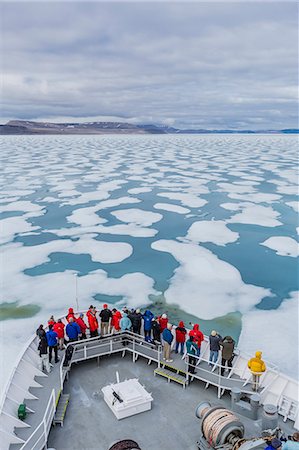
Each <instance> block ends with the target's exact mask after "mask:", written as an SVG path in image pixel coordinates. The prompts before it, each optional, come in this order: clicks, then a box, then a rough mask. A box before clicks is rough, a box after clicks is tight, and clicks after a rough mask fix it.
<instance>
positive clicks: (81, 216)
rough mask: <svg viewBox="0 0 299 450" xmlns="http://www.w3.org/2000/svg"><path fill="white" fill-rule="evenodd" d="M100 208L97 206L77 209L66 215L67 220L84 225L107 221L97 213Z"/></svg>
mask: <svg viewBox="0 0 299 450" xmlns="http://www.w3.org/2000/svg"><path fill="white" fill-rule="evenodd" d="M98 209H99V208H98V207H97V206H90V207H87V208H78V209H75V210H74V211H73V212H72V214H71V215H70V216H67V217H66V220H67V221H68V222H71V223H76V224H78V225H81V226H82V227H89V226H94V225H99V224H101V223H105V222H107V220H106V219H103V218H102V217H100V216H98V215H97V214H96V212H97V211H98Z"/></svg>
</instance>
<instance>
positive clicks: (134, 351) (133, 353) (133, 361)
mask: <svg viewBox="0 0 299 450" xmlns="http://www.w3.org/2000/svg"><path fill="white" fill-rule="evenodd" d="M133 362H135V337H133Z"/></svg>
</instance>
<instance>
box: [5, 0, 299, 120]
mask: <svg viewBox="0 0 299 450" xmlns="http://www.w3.org/2000/svg"><path fill="white" fill-rule="evenodd" d="M1 14H2V19H1V20H2V26H1V29H2V44H1V45H2V47H1V61H2V63H1V64H2V71H3V73H4V77H3V85H2V96H1V97H2V105H1V111H2V121H1V122H2V123H3V122H5V121H7V120H9V119H16V118H18V119H26V120H36V119H42V120H44V119H47V120H51V121H58V120H67V119H68V120H74V121H79V120H80V121H82V120H98V119H101V118H110V119H113V118H116V119H117V120H118V119H122V120H126V121H131V122H137V123H139V122H142V123H164V124H171V125H174V126H177V127H204V128H214V127H215V128H239V129H240V128H252V129H263V128H276V129H277V128H285V127H297V117H296V113H297V82H298V79H297V75H298V74H297V63H298V57H297V55H298V48H297V26H298V23H297V20H298V19H297V17H298V16H297V4H296V3H295V2H285V3H283V2H281V3H275V2H274V3H273V2H270V3H269V2H265V3H262V2H258V3H255V2H253V3H250V2H246V3H236V2H221V3H214V2H209V3H202V2H190V3H189V2H162V3H159V2H148V3H140V2H139V3H138V2H131V3H129V2H121V3H117V2H112V3H111V2H91V3H90V2H86V1H85V2H65V3H63V2H54V3H53V2H2V3H1Z"/></svg>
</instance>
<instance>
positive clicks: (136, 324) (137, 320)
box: [128, 309, 142, 334]
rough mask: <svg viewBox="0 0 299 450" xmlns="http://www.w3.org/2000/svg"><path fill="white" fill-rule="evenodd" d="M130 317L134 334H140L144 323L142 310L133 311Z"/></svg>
mask: <svg viewBox="0 0 299 450" xmlns="http://www.w3.org/2000/svg"><path fill="white" fill-rule="evenodd" d="M128 317H129V319H130V320H131V322H132V329H133V333H136V334H140V330H141V322H142V314H141V312H140V309H132V311H131V312H130V313H129V314H128Z"/></svg>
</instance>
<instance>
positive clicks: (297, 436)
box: [282, 431, 299, 450]
mask: <svg viewBox="0 0 299 450" xmlns="http://www.w3.org/2000/svg"><path fill="white" fill-rule="evenodd" d="M282 450H299V432H298V431H295V433H294V434H293V436H289V438H288V440H287V441H286V442H284V443H283V444H282Z"/></svg>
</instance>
